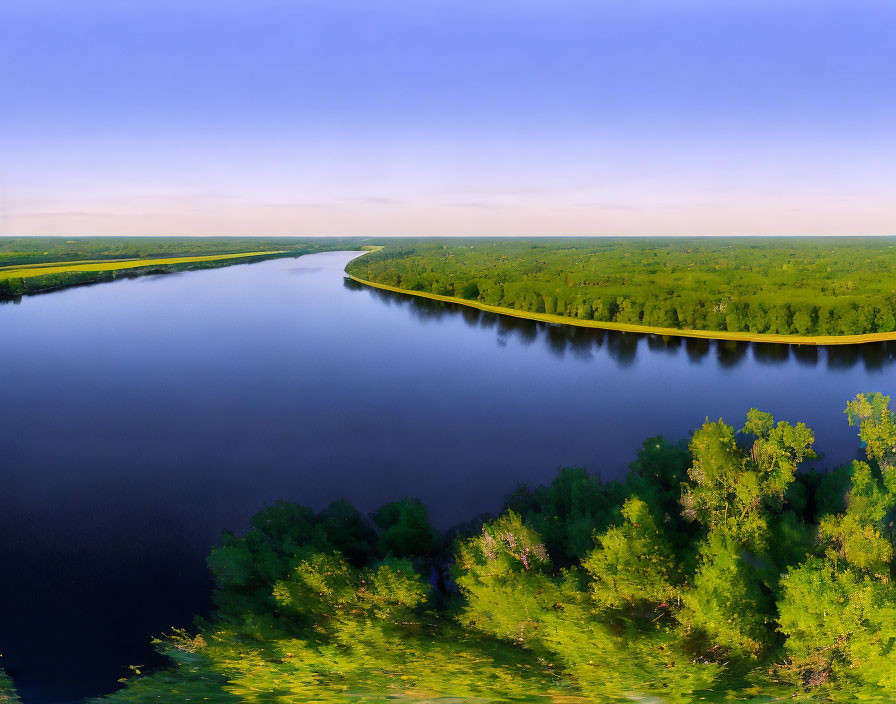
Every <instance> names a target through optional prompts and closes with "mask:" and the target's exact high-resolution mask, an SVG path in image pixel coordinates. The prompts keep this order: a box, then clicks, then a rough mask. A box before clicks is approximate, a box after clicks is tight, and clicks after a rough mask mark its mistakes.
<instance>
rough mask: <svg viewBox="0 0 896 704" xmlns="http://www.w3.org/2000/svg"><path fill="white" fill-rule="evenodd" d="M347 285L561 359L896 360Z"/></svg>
mask: <svg viewBox="0 0 896 704" xmlns="http://www.w3.org/2000/svg"><path fill="white" fill-rule="evenodd" d="M344 285H345V288H346V289H348V290H350V291H366V292H367V293H368V295H370V296H372V297H373V298H374V299H376V300H378V301H381V302H382V303H384V304H385V305H387V306H397V307H402V308H406V309H407V310H408V312H409V313H410V314H411V316H412V317H413V318H415V319H416V320H419V321H420V322H424V323H428V322H439V321H441V320H447V319H457V318H459V319H460V320H462V321H463V322H464V323H466V324H467V325H468V326H470V327H473V328H479V329H482V330H494V331H495V335H496V338H497V343H498V345H499V346H500V347H505V346H507V344H508V343H509V342H510V341H511V340H516V341H517V342H518V343H520V344H523V345H531V344H533V343H535V342H542V343H543V344H544V347H545V349H547V350H548V351H549V352H550V353H551V354H552V355H554V356H556V357H558V358H564V357H567V356H569V357H573V358H575V359H579V360H585V361H587V360H591V359H594V357H595V355H596V354H598V353H600V352H601V351H605V353H606V354H607V355H608V356H609V357H610V358H611V359H612V360H613V361H615V362H616V363H617V364H618V365H619V366H620V367H628V366H631V365H632V364H634V362H635V360H636V359H637V355H638V350H639V348H640V347H641V346H642V341H643V343H644V345H643V346H644V347H646V349H647V350H648V351H649V352H651V353H653V354H656V355H663V356H668V357H675V356H678V355H680V354H681V353H682V350H683V351H684V354H685V355H686V356H687V359H688V362H690V363H691V364H704V363H705V362H706V361H707V360H715V363H716V364H717V365H718V366H719V367H721V368H725V369H733V368H735V367H738V366H739V365H741V364H742V363H743V362H744V361H745V360H747V359H750V358H752V359H753V361H755V362H757V363H759V364H761V365H766V366H781V365H784V364H787V363H788V362H790V361H793V362H795V363H796V364H798V365H799V366H801V367H809V368H811V367H817V366H818V365H819V364H821V365H825V366H826V367H827V369H830V370H833V371H847V370H850V369H852V368H854V367H855V366H856V365H858V364H860V363H861V364H862V365H863V366H864V367H865V369H866V370H868V371H875V372H876V371H882V370H884V369H886V368H888V367H889V366H891V365H892V364H893V363H894V361H896V342H876V343H868V344H864V345H837V346H833V347H822V346H816V345H784V344H780V343H766V342H763V343H758V342H738V341H733V340H705V339H700V338H682V337H669V336H662V335H645V334H641V333H624V332H616V331H612V330H600V329H596V328H581V327H576V326H573V325H557V324H553V323H542V322H538V321H534V320H527V319H525V318H516V317H513V316H508V315H500V314H495V313H487V312H485V311H480V310H477V309H475V308H470V307H468V306H463V305H460V304H456V303H448V302H444V301H434V300H431V299H427V298H418V297H416V296H408V295H405V294H401V293H395V292H392V291H384V290H382V289H375V288H371V287H369V286H365V285H364V284H360V283H358V282H356V281H353V280H352V279H349V278H346V279H345V284H344ZM750 352H752V354H750Z"/></svg>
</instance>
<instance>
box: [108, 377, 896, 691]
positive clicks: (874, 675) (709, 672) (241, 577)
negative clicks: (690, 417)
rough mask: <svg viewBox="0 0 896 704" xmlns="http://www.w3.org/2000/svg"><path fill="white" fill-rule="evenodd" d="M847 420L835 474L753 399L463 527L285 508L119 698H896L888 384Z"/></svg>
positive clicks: (894, 422) (793, 427)
mask: <svg viewBox="0 0 896 704" xmlns="http://www.w3.org/2000/svg"><path fill="white" fill-rule="evenodd" d="M845 420H846V422H848V423H850V424H851V425H853V426H855V427H856V428H857V430H858V434H859V438H860V439H861V441H862V444H863V445H864V447H865V457H864V459H862V460H855V461H853V462H852V463H851V464H849V465H845V466H841V467H837V468H835V469H833V470H831V471H827V472H820V471H816V470H815V469H814V468H810V467H807V466H806V463H807V462H808V461H810V460H812V459H813V458H814V457H815V454H814V451H813V449H812V448H813V444H814V441H815V437H814V433H813V431H812V430H811V429H810V428H808V427H806V426H805V425H804V424H803V423H795V424H793V423H790V422H787V421H780V420H776V419H775V418H773V417H772V415H771V414H769V413H765V412H762V411H759V410H757V409H752V410H750V411H749V412H748V413H747V415H746V418H745V420H744V421H743V423H742V425H740V426H739V427H735V426H732V425H729V424H726V423H725V422H723V421H722V420H718V421H709V420H708V421H707V422H706V423H704V424H703V425H702V426H701V427H700V428H698V429H697V430H696V431H694V432H693V434H692V435H691V437H690V438H689V440H688V441H686V442H685V441H682V442H670V441H667V440H665V439H663V438H661V437H654V438H649V439H648V440H646V441H645V442H644V444H643V446H642V448H641V449H640V451H639V452H638V456H637V458H636V459H635V461H634V462H633V463H632V464H631V465H630V471H629V473H628V475H627V477H626V478H625V480H624V481H620V482H602V481H601V480H600V479H599V478H598V477H597V476H596V475H594V474H590V473H588V472H586V471H585V470H583V469H578V468H566V469H562V470H560V471H559V473H558V475H557V476H556V478H555V479H554V480H553V481H552V482H551V483H550V484H549V485H547V486H540V487H536V488H529V487H526V486H520V487H518V488H517V489H516V490H515V491H513V492H512V493H511V494H510V495H509V496H508V497H507V499H506V504H505V507H504V510H503V511H502V513H501V514H500V515H498V516H497V517H484V518H482V519H480V520H477V521H473V522H471V523H469V524H467V525H464V526H460V527H457V528H454V529H452V530H450V531H448V532H447V533H439V532H437V531H436V530H435V529H434V528H433V527H432V526H431V525H430V523H429V521H428V519H427V512H426V508H425V507H424V506H423V505H422V504H420V503H419V502H417V501H414V500H409V499H407V500H403V501H397V502H395V503H392V504H388V505H387V506H384V507H382V508H381V509H379V510H378V511H376V512H374V513H373V514H372V515H370V516H367V515H364V514H362V513H361V512H359V511H357V510H356V509H355V508H353V507H352V506H351V505H349V504H348V503H346V502H344V501H337V502H335V503H333V504H331V505H330V506H328V507H327V508H325V509H324V510H322V511H319V512H315V511H313V510H311V509H309V508H305V507H302V506H299V505H296V504H291V503H283V502H281V503H277V504H274V505H272V506H269V507H268V508H266V509H264V510H263V511H262V512H261V513H259V514H258V515H256V516H255V517H254V518H253V519H252V522H251V529H250V530H249V531H248V532H246V533H245V534H244V535H242V536H237V535H234V534H232V533H226V534H225V535H224V538H223V540H222V541H221V543H220V545H219V546H218V547H216V548H215V549H214V550H213V551H212V553H211V555H210V557H209V566H210V568H211V570H212V572H213V574H214V577H215V582H216V584H217V588H216V591H215V595H214V602H215V611H214V613H213V614H212V616H211V618H210V619H209V620H200V621H198V622H197V627H196V629H195V630H194V631H192V632H187V631H180V630H176V631H173V632H172V633H169V634H167V635H165V636H161V637H159V638H158V640H157V641H156V645H157V647H158V648H159V649H160V651H161V652H163V653H165V654H166V655H167V656H169V657H170V658H171V661H172V665H171V667H169V668H168V669H164V670H161V671H158V672H154V673H150V674H145V673H135V674H134V676H132V677H131V678H130V679H128V680H127V681H126V683H125V686H124V687H123V688H122V689H121V690H120V691H119V692H117V693H115V694H113V695H110V696H109V697H108V698H107V699H105V700H103V701H106V702H110V701H111V702H120V703H125V702H150V701H152V702H158V701H166V702H187V701H201V700H207V701H214V702H234V703H236V702H248V703H249V704H252V703H258V704H260V703H261V702H265V703H283V704H297V703H298V702H308V701H314V702H321V703H330V702H331V703H333V704H335V703H336V702H351V701H357V702H367V703H370V702H383V703H384V704H385V702H387V701H403V700H408V701H410V700H414V699H418V700H419V699H420V698H424V699H435V698H438V697H456V698H459V699H462V700H466V699H469V700H476V701H480V702H481V701H488V702H512V701H527V702H545V703H547V702H557V703H559V702H565V703H567V704H570V703H572V702H582V703H583V704H584V703H585V702H601V703H613V702H619V703H620V704H621V703H622V702H631V701H654V702H667V703H669V704H673V703H680V704H685V703H688V704H689V703H691V702H694V701H698V700H700V701H708V702H722V701H726V702H728V701H763V702H769V701H782V702H783V701H799V702H815V701H818V702H821V701H827V702H853V701H857V700H861V701H865V702H874V703H880V704H883V703H884V702H887V703H889V702H892V701H893V700H894V697H896V668H893V647H894V644H896V585H894V582H893V576H894V567H896V554H894V523H893V519H894V508H896V417H894V414H893V411H892V409H891V407H890V399H889V398H888V397H886V396H883V395H881V394H876V393H870V394H859V395H858V396H857V397H856V398H855V399H853V400H852V401H850V402H849V404H848V405H847V407H846V419H845Z"/></svg>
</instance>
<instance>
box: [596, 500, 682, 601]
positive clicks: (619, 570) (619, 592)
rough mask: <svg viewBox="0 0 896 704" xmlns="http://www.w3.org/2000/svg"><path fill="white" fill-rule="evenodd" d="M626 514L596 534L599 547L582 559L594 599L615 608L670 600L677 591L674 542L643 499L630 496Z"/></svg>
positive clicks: (623, 508)
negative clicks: (658, 523)
mask: <svg viewBox="0 0 896 704" xmlns="http://www.w3.org/2000/svg"><path fill="white" fill-rule="evenodd" d="M622 518H623V522H622V525H620V526H614V527H612V528H610V529H609V530H607V531H606V532H605V533H603V534H601V535H598V536H596V543H597V549H595V550H593V551H592V552H591V553H590V554H588V555H587V556H586V557H585V559H583V560H582V567H584V568H585V570H586V571H587V572H588V574H589V575H590V576H591V579H592V583H591V588H592V590H593V594H594V600H595V602H597V603H598V604H600V605H601V606H604V607H607V608H611V609H619V608H623V607H634V606H638V605H646V606H647V607H649V608H650V609H653V608H656V607H658V606H660V605H662V606H665V602H669V601H672V600H673V599H675V598H676V596H677V592H678V590H677V589H676V587H675V586H674V585H673V581H674V580H675V565H674V561H673V553H672V548H671V546H670V545H669V544H668V542H667V541H666V540H665V539H664V537H663V536H662V534H661V533H660V531H659V529H658V528H657V525H656V522H655V521H654V518H653V516H652V515H651V513H650V510H649V509H648V507H647V504H646V503H645V502H643V501H641V499H639V498H637V497H634V498H631V499H628V500H627V501H626V502H625V504H624V505H623V507H622Z"/></svg>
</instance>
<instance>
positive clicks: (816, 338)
mask: <svg viewBox="0 0 896 704" xmlns="http://www.w3.org/2000/svg"><path fill="white" fill-rule="evenodd" d="M346 276H348V277H349V278H350V279H352V281H356V282H358V283H359V284H364V285H365V286H370V287H372V288H378V289H382V290H383V291H392V292H393V293H403V294H407V295H409V296H417V297H419V298H428V299H430V300H433V301H444V302H445V303H456V304H457V305H461V306H467V307H469V308H476V309H477V310H482V311H485V312H487V313H495V314H497V315H509V316H512V317H514V318H524V319H526V320H536V321H538V322H542V323H551V324H554V325H572V326H575V327H580V328H592V329H598V330H615V331H616V332H635V333H640V334H642V335H661V336H663V337H688V338H698V339H703V340H723V341H730V342H765V343H775V344H785V345H823V346H829V345H861V344H866V343H869V342H888V341H892V340H896V332H875V333H866V334H863V335H772V334H765V333H749V332H729V331H727V330H680V329H678V328H661V327H653V326H650V325H632V324H629V323H613V322H605V321H601V320H580V319H578V318H569V317H567V316H564V315H553V314H551V313H531V312H529V311H522V310H516V309H514V308H505V307H502V306H490V305H488V304H486V303H481V302H479V301H471V300H468V299H466V298H460V297H458V296H442V295H440V294H436V293H429V292H427V291H410V290H408V289H404V288H399V287H398V286H390V285H388V284H381V283H377V282H374V281H367V280H366V279H361V278H359V277H357V276H353V275H351V274H348V273H346Z"/></svg>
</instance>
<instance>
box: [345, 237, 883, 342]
mask: <svg viewBox="0 0 896 704" xmlns="http://www.w3.org/2000/svg"><path fill="white" fill-rule="evenodd" d="M346 271H347V272H348V273H349V274H351V275H353V276H356V277H358V278H359V279H362V280H364V281H369V282H373V283H377V284H385V285H387V286H392V287H396V288H399V289H401V290H402V291H414V292H417V291H419V292H423V293H432V294H436V295H438V296H447V297H454V298H458V299H463V300H465V301H473V302H478V303H483V304H485V305H487V306H490V307H492V308H500V309H513V310H514V311H518V312H519V313H524V314H525V313H534V314H537V315H524V316H522V317H530V318H534V319H539V320H548V321H550V322H563V323H568V324H577V325H578V324H581V323H579V322H578V321H594V322H595V323H597V325H596V326H595V327H599V328H604V329H612V330H632V331H638V332H656V333H658V334H677V335H684V336H686V337H704V336H705V335H703V334H702V333H705V332H708V333H710V335H708V337H713V338H717V339H729V340H762V341H770V342H774V341H782V342H791V343H797V344H854V343H857V342H871V341H874V340H881V339H893V338H892V337H891V336H879V335H877V334H878V333H894V332H896V239H894V238H886V237H882V238H825V237H815V238H812V237H809V238H756V237H752V238H740V237H733V238H721V237H716V238H624V237H623V238H613V237H607V238H569V237H565V238H564V237H550V238H547V237H545V238H506V239H498V238H428V239H408V240H405V241H402V242H393V241H390V242H388V243H387V244H386V246H385V247H384V249H383V250H382V251H379V252H374V253H372V254H371V255H370V256H367V257H363V259H360V260H356V261H354V262H351V263H350V264H349V265H348V267H347V268H346ZM508 314H510V313H508ZM542 314H543V315H544V316H545V317H540V316H541V315H542ZM548 316H552V317H548ZM554 316H555V317H554ZM558 319H559V320H558ZM573 321H575V322H573ZM584 326H585V327H591V325H590V324H589V323H588V322H585V323H584ZM666 330H672V331H678V332H669V333H666V332H665V331H666ZM723 333H736V334H723ZM757 336H762V337H757ZM778 336H780V337H778ZM834 338H836V339H834Z"/></svg>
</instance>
